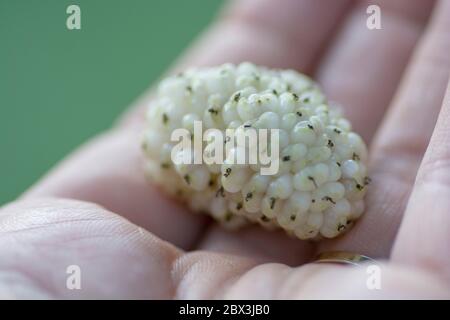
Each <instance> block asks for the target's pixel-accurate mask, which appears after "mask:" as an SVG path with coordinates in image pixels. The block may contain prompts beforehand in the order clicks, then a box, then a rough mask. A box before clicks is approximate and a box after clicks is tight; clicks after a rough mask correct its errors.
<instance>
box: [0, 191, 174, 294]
mask: <svg viewBox="0 0 450 320" xmlns="http://www.w3.org/2000/svg"><path fill="white" fill-rule="evenodd" d="M181 254H182V252H181V251H180V250H179V249H177V248H175V247H174V246H172V245H170V244H168V243H167V242H164V241H162V240H160V239H158V238H157V237H155V236H154V235H152V234H150V233H148V232H147V231H145V230H143V229H142V228H139V227H137V226H136V225H133V224H131V223H129V222H128V221H126V220H125V219H123V218H121V217H120V216H118V215H115V214H113V213H111V212H109V211H107V210H104V209H102V208H101V207H99V206H97V205H93V204H89V203H84V202H79V201H72V200H56V199H35V200H31V201H23V202H20V203H15V204H11V205H9V206H7V207H4V208H2V209H1V210H0V256H1V259H0V270H1V273H0V296H2V293H4V292H5V293H7V294H8V296H9V297H11V298H14V299H42V298H43V299H48V298H51V299H94V298H102V299H118V298H126V299H167V298H172V297H173V294H174V290H175V289H174V285H173V282H172V278H171V274H170V270H171V269H172V265H173V263H174V262H175V261H176V260H177V259H178V258H179V256H181ZM75 285H76V286H77V287H76V288H80V290H70V289H71V288H73V287H71V286H75ZM78 285H79V287H78Z"/></svg>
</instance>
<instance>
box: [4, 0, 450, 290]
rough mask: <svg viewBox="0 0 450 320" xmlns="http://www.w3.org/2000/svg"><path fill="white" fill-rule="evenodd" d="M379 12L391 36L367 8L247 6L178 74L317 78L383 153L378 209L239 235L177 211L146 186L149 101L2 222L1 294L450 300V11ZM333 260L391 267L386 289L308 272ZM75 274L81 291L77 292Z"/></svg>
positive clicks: (342, 275) (373, 197) (428, 6)
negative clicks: (274, 71) (311, 228)
mask: <svg viewBox="0 0 450 320" xmlns="http://www.w3.org/2000/svg"><path fill="white" fill-rule="evenodd" d="M379 5H380V7H381V9H382V24H383V30H374V31H370V30H368V29H367V28H366V22H365V19H366V17H367V16H366V14H365V9H366V7H367V6H368V3H367V2H358V3H356V4H354V3H350V1H317V0H314V1H304V0H301V1H297V0H292V1H284V2H281V1H276V2H275V1H261V0H259V1H239V2H237V3H236V4H234V5H233V6H232V7H231V9H229V10H228V11H227V13H226V14H224V16H223V17H222V18H221V19H220V20H219V22H217V23H216V24H215V25H214V26H213V27H211V28H210V30H209V31H207V33H206V34H205V35H204V36H203V37H202V38H201V40H200V41H199V42H198V43H197V44H196V45H195V46H194V48H193V49H192V50H191V51H189V52H188V53H187V54H186V56H185V57H184V58H182V59H181V61H180V62H179V63H178V65H177V67H176V68H177V69H179V68H184V67H185V66H187V65H213V64H219V63H223V62H240V61H245V60H247V61H251V62H254V63H256V64H261V65H267V66H269V67H281V68H295V69H298V70H300V71H302V72H306V73H309V74H311V75H313V78H315V79H316V80H317V81H318V82H319V83H320V84H322V86H323V88H324V90H325V92H326V93H327V94H328V95H329V97H330V98H331V99H332V100H335V101H338V102H339V103H341V104H342V105H343V106H344V112H345V114H346V116H347V117H348V118H349V119H350V120H351V121H352V123H353V124H354V128H355V131H356V132H358V133H360V134H361V135H362V136H363V137H364V138H365V140H366V141H367V142H371V147H370V149H371V152H370V154H371V162H370V167H369V168H370V175H371V178H372V181H373V183H372V185H371V189H370V191H369V192H368V195H367V198H366V203H367V210H366V213H365V215H364V216H363V217H362V218H361V219H360V220H359V221H358V222H357V224H356V225H355V226H354V228H353V229H352V230H351V231H350V232H349V233H348V234H346V235H344V236H342V237H340V238H338V239H335V240H331V241H322V242H320V243H310V242H303V241H299V240H294V239H289V238H287V237H286V236H285V235H284V234H283V233H282V232H269V231H266V230H262V229H261V228H258V227H250V228H247V229H244V230H241V231H239V232H228V231H226V230H223V229H221V228H220V227H219V226H217V225H216V224H215V223H214V222H212V221H210V220H209V219H208V218H205V217H203V216H200V215H195V214H192V213H189V212H186V211H185V209H184V208H182V207H181V206H179V205H178V204H176V203H173V202H172V201H171V200H168V199H167V198H165V197H164V196H163V195H161V194H160V193H159V191H158V190H156V189H155V188H154V187H152V186H149V185H148V183H147V182H146V181H145V179H144V175H143V172H142V165H141V151H140V148H139V134H140V132H141V130H142V126H143V124H144V122H143V116H142V113H143V112H142V110H143V108H145V105H146V104H147V103H148V99H151V94H149V95H148V96H146V97H143V99H142V100H141V101H140V102H139V103H138V104H137V106H135V107H133V108H132V110H131V111H130V112H129V113H128V114H127V115H125V116H124V118H123V119H122V121H121V122H120V123H119V124H118V125H117V126H115V127H114V128H113V129H111V131H109V132H107V133H105V134H103V135H102V136H100V137H98V138H96V139H94V140H93V141H91V142H90V143H88V144H87V145H86V146H84V147H83V148H81V149H80V150H79V151H77V152H76V153H75V154H73V155H72V156H70V157H69V158H68V159H67V160H66V161H64V162H63V163H62V164H61V165H60V166H58V167H57V168H56V169H55V170H54V171H53V172H51V173H50V174H49V175H48V176H47V177H45V178H44V179H43V180H42V181H41V182H40V183H38V184H37V185H36V186H35V187H34V188H33V189H31V190H30V191H29V192H27V193H26V194H25V195H24V196H23V197H22V198H21V199H19V200H18V201H17V202H16V203H13V204H10V205H8V206H6V207H4V208H2V209H1V210H0V237H1V240H0V257H1V260H0V270H2V272H1V273H0V296H1V295H5V296H12V297H31V298H40V297H44V298H47V297H49V298H73V297H75V298H84V297H85V298H95V297H97V298H106V297H109V298H114V297H122V298H171V297H176V298H255V299H257V298H402V297H411V298H430V297H438V298H442V297H447V298H448V297H449V296H450V256H449V254H448V247H449V245H450V232H449V231H450V230H449V229H450V221H449V220H450V216H449V215H448V214H447V212H448V209H449V208H450V200H448V199H449V195H450V178H449V172H450V170H449V167H448V164H449V159H450V144H449V143H448V142H449V141H450V133H449V130H448V126H449V121H450V93H449V90H447V97H446V98H445V99H444V102H443V103H442V100H443V97H444V93H445V90H446V88H447V81H448V76H449V71H450V57H449V56H448V52H449V49H450V37H449V36H448V30H450V3H448V1H440V2H438V3H437V4H436V5H435V8H434V13H433V16H432V18H431V20H430V21H428V22H427V19H428V15H429V13H430V12H431V10H432V7H433V3H432V2H431V1H423V0H418V1H414V2H413V1H396V2H393V1H380V4H379ZM338 25H340V26H341V29H339V31H338V32H337V31H336V30H338V29H337V26H338ZM419 37H421V41H420V43H419V44H418V46H417V47H416V48H414V46H415V44H416V41H417V40H418V39H419ZM413 50H414V55H413V58H412V60H411V61H410V62H409V63H407V61H408V58H409V56H410V55H411V53H412V52H413ZM405 68H406V70H407V72H406V73H405V74H404V75H403V71H404V70H405ZM402 75H403V78H402ZM400 78H402V81H401V83H400ZM393 96H394V97H395V98H394V99H393V101H392V102H391V103H390V101H391V98H392V97H393ZM438 114H439V120H438V121H437V124H436V119H437V118H438ZM432 134H433V137H432V139H431V141H430V137H431V135H432ZM425 151H426V153H425ZM424 154H425V156H424ZM422 158H423V161H422ZM421 162H422V164H421ZM419 165H420V168H419ZM418 168H419V170H418ZM411 191H412V193H411ZM410 194H411V196H410ZM62 198H70V199H77V200H79V201H74V200H63V199H62ZM90 202H91V203H95V204H98V205H101V206H102V207H103V208H102V207H100V206H98V205H94V204H90ZM122 217H123V218H122ZM124 218H126V219H128V220H126V219H124ZM400 226H401V227H400ZM161 239H163V240H161ZM331 250H333V251H334V250H346V251H352V252H357V253H360V254H365V255H368V256H371V257H374V258H378V259H383V260H385V262H384V263H383V264H382V290H368V289H367V287H366V285H365V284H366V278H367V274H366V272H365V270H364V268H349V267H343V266H341V265H332V264H314V263H309V262H311V260H312V259H313V258H314V257H315V256H316V254H317V253H320V252H324V251H331ZM74 264H75V265H79V266H80V267H81V270H82V283H83V287H82V290H79V291H78V290H67V288H66V286H65V279H66V276H67V274H66V273H65V271H66V268H67V266H69V265H74Z"/></svg>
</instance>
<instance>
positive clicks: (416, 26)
mask: <svg viewBox="0 0 450 320" xmlns="http://www.w3.org/2000/svg"><path fill="white" fill-rule="evenodd" d="M369 4H370V5H378V6H379V7H380V10H381V15H380V18H381V26H382V29H381V30H370V29H369V28H368V27H367V26H366V21H367V19H368V14H367V13H366V9H367V7H368V6H369ZM432 6H433V1H422V0H416V1H392V0H390V1H386V0H379V1H360V2H358V3H357V5H356V6H355V7H354V8H353V10H352V11H351V13H350V14H349V16H348V17H347V18H346V20H345V23H344V24H343V27H342V29H341V31H340V32H339V34H338V35H337V36H336V37H335V38H334V44H333V45H332V46H331V47H330V49H329V50H328V52H327V53H326V55H325V57H324V60H323V61H322V63H321V66H320V68H319V70H318V73H317V79H318V81H319V83H321V84H322V85H323V88H324V90H325V92H326V93H327V94H328V96H329V98H330V99H331V100H334V101H336V102H338V103H339V104H341V105H342V108H343V109H344V113H345V114H346V115H347V116H348V117H349V119H350V120H351V122H352V124H353V125H354V129H355V131H356V132H358V133H360V134H361V135H362V137H363V138H364V140H365V141H366V142H367V143H369V142H370V141H371V139H372V136H373V134H374V132H375V130H376V128H377V126H378V124H379V122H380V120H381V118H382V116H383V114H384V111H385V109H386V108H387V106H388V105H389V102H390V100H391V98H392V96H393V94H394V92H395V90H396V88H397V85H398V83H399V81H400V78H401V75H402V73H403V71H404V69H405V67H406V65H407V62H408V59H409V56H410V54H411V52H412V50H413V48H414V46H415V44H416V41H417V40H418V38H419V37H420V35H421V33H422V31H423V28H424V26H425V24H426V21H427V18H428V15H429V13H430V12H431V8H432Z"/></svg>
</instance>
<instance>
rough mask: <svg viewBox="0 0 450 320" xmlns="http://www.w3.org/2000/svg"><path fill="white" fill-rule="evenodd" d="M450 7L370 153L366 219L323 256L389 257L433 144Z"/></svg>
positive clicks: (448, 62) (441, 9)
mask: <svg viewBox="0 0 450 320" xmlns="http://www.w3.org/2000/svg"><path fill="white" fill-rule="evenodd" d="M449 18H450V10H449V4H448V2H446V1H444V2H443V3H440V5H438V6H436V8H435V10H434V14H433V18H432V21H431V23H430V25H429V26H428V28H427V30H426V32H425V34H424V35H423V38H422V39H421V42H420V45H419V46H418V48H417V49H416V50H415V53H414V56H413V57H412V61H411V63H410V67H409V68H408V70H407V72H406V74H405V77H404V79H403V81H402V84H401V86H400V89H399V91H398V93H397V95H396V97H395V99H394V101H393V103H392V106H391V107H390V110H389V112H388V114H387V115H386V117H385V120H384V121H383V124H382V126H381V127H380V129H379V131H378V132H379V133H378V136H377V138H376V139H375V141H374V143H373V144H372V148H371V152H370V153H371V161H370V162H371V163H370V166H369V174H370V176H371V178H372V184H371V185H370V186H369V190H368V193H367V197H366V207H367V209H366V213H365V214H364V216H363V217H362V218H361V219H360V221H358V223H357V224H356V225H355V227H354V228H353V229H352V230H351V232H349V233H348V234H347V235H345V236H344V237H342V238H340V239H338V240H337V241H336V242H334V243H325V244H324V247H323V248H321V249H322V250H350V251H357V252H362V253H365V254H367V255H369V256H370V255H372V256H375V257H387V256H389V253H390V250H391V247H392V244H393V242H394V239H395V236H396V234H397V230H398V227H399V225H400V222H401V219H402V216H403V212H404V209H405V205H406V201H407V199H408V197H409V193H410V190H411V187H412V184H413V182H414V177H415V175H416V171H417V167H418V165H419V163H420V160H421V158H422V155H423V152H424V150H425V148H426V145H427V143H428V141H429V137H430V135H431V132H432V128H433V127H434V124H435V121H436V117H437V113H438V112H439V111H438V110H439V108H440V105H441V102H442V98H443V96H444V93H445V86H446V82H447V79H448V73H449V70H450V57H448V55H447V53H448V52H449V49H450V41H449V38H448V36H447V32H448V30H449V27H450V25H449V21H450V19H449Z"/></svg>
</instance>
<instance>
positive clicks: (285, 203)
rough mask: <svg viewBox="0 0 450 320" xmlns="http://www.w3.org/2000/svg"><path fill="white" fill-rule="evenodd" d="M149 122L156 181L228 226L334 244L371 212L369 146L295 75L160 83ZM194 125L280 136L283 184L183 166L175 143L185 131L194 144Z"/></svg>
mask: <svg viewBox="0 0 450 320" xmlns="http://www.w3.org/2000/svg"><path fill="white" fill-rule="evenodd" d="M147 117H148V126H147V129H146V132H145V137H144V143H143V146H144V151H145V154H146V172H147V173H148V174H149V176H150V177H151V179H152V181H154V182H155V183H157V184H159V185H160V186H161V187H163V188H164V189H165V190H166V191H167V192H169V193H170V194H172V195H174V196H176V197H177V198H179V199H182V200H183V201H185V202H186V203H188V205H189V206H190V208H191V209H193V210H194V211H201V212H205V213H207V214H210V215H212V216H213V217H214V218H216V219H217V220H219V221H221V222H222V223H223V224H225V225H227V226H231V227H238V226H242V225H245V224H247V223H249V222H253V223H260V224H261V225H263V226H266V227H281V228H282V229H284V230H286V231H287V232H288V233H289V234H292V235H295V236H296V237H298V238H300V239H313V238H320V237H326V238H333V237H336V236H337V235H339V234H340V233H342V232H344V231H345V230H346V229H348V227H349V226H350V225H351V224H352V222H353V221H355V220H356V219H357V218H358V217H359V216H360V215H361V214H362V213H363V211H364V202H363V197H364V194H365V193H366V189H367V184H368V183H369V178H368V177H367V172H366V171H367V170H366V165H365V163H366V160H367V150H366V146H365V144H364V142H363V141H362V139H361V138H360V136H359V135H357V134H356V133H354V132H352V131H351V126H350V123H349V121H348V120H346V119H345V118H343V117H342V116H341V114H340V112H339V110H338V108H336V107H335V106H330V105H329V103H328V102H327V100H326V97H325V96H324V95H323V94H322V92H321V91H320V90H319V88H318V86H317V85H316V84H315V83H314V82H313V81H312V80H311V79H310V78H308V77H307V76H305V75H302V74H300V73H298V72H296V71H293V70H274V69H268V68H264V67H258V66H255V65H252V64H250V63H242V64H240V65H237V66H235V65H231V64H225V65H222V66H218V67H213V68H203V69H191V70H187V71H186V72H184V73H181V74H178V75H176V76H172V77H169V78H167V79H165V80H163V81H162V82H161V84H160V86H159V89H158V93H157V96H156V98H155V99H154V100H153V101H152V103H151V105H150V106H149V109H148V114H147ZM196 120H197V121H202V124H203V129H204V130H206V129H208V128H215V129H219V130H221V131H225V130H226V129H228V128H232V129H236V132H238V131H239V130H246V129H248V128H254V129H256V130H259V129H279V131H278V132H279V147H280V149H279V150H280V155H279V170H278V172H277V174H274V175H262V174H261V172H260V167H261V166H260V165H258V164H244V165H243V164H233V163H231V162H230V161H227V160H228V158H227V159H226V160H225V161H224V163H223V164H206V163H202V164H181V165H180V164H178V165H175V163H174V161H173V158H172V157H171V153H172V149H173V148H174V146H175V144H176V143H177V142H172V141H171V134H172V132H173V131H174V130H175V129H178V128H185V129H187V130H189V132H190V133H191V134H192V137H193V133H194V121H196ZM227 141H228V142H229V140H225V142H224V144H226V143H227ZM205 147H206V146H205ZM204 149H205V148H203V151H205V150H204ZM184 151H186V150H184ZM176 156H180V157H181V156H183V155H182V154H179V155H176ZM228 156H229V157H231V156H233V155H228Z"/></svg>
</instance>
